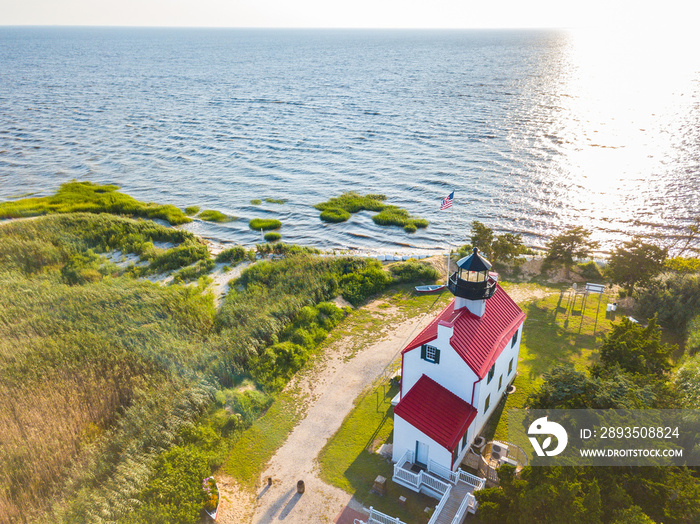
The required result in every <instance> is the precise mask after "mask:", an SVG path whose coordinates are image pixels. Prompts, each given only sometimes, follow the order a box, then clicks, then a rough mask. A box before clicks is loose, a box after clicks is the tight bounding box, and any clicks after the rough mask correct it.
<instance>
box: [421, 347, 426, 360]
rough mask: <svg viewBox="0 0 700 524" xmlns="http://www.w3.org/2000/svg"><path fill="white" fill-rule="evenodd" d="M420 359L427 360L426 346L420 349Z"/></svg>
mask: <svg viewBox="0 0 700 524" xmlns="http://www.w3.org/2000/svg"><path fill="white" fill-rule="evenodd" d="M420 358H422V359H423V360H425V344H423V345H422V346H421V347H420Z"/></svg>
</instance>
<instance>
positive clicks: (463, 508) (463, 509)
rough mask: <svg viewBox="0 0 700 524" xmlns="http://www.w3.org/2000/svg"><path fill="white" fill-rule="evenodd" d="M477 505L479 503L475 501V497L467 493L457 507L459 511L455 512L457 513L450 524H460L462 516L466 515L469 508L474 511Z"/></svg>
mask: <svg viewBox="0 0 700 524" xmlns="http://www.w3.org/2000/svg"><path fill="white" fill-rule="evenodd" d="M478 505H479V503H478V502H477V501H476V497H475V496H474V495H472V494H471V493H467V496H466V497H464V500H463V501H462V503H461V504H460V505H459V509H458V510H457V513H455V516H454V518H453V519H452V524H459V523H460V522H462V519H464V515H466V514H467V511H469V508H470V507H473V508H474V511H476V508H477V506H478Z"/></svg>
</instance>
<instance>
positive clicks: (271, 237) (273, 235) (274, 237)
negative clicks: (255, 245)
mask: <svg viewBox="0 0 700 524" xmlns="http://www.w3.org/2000/svg"><path fill="white" fill-rule="evenodd" d="M280 238H282V235H280V234H279V233H277V232H276V231H271V232H270V233H265V240H267V241H268V242H277V241H278V240H279V239H280Z"/></svg>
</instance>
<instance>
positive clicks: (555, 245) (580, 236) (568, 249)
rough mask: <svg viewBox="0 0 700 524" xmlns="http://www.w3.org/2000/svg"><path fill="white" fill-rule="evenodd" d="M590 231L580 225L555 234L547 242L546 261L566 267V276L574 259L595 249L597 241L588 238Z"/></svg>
mask: <svg viewBox="0 0 700 524" xmlns="http://www.w3.org/2000/svg"><path fill="white" fill-rule="evenodd" d="M590 236H591V232H590V231H588V230H587V229H584V228H583V227H582V226H576V227H572V228H570V229H567V230H566V231H564V232H563V233H561V234H559V235H556V236H554V237H552V238H551V239H550V241H549V242H547V256H546V258H545V261H546V262H548V263H550V264H551V263H560V264H563V265H564V267H565V268H566V272H567V276H568V274H569V270H570V269H571V267H572V266H573V265H574V259H576V258H578V259H581V258H587V257H588V256H590V254H591V251H593V250H594V249H596V248H597V247H598V245H599V243H598V242H596V241H594V240H590Z"/></svg>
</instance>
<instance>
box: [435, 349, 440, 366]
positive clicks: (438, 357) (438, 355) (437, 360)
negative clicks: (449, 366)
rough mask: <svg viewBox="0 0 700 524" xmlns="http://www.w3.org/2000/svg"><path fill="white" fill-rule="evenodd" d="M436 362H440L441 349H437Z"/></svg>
mask: <svg viewBox="0 0 700 524" xmlns="http://www.w3.org/2000/svg"><path fill="white" fill-rule="evenodd" d="M435 363H436V364H439V363H440V350H439V349H436V350H435Z"/></svg>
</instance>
